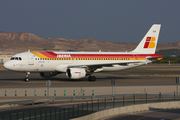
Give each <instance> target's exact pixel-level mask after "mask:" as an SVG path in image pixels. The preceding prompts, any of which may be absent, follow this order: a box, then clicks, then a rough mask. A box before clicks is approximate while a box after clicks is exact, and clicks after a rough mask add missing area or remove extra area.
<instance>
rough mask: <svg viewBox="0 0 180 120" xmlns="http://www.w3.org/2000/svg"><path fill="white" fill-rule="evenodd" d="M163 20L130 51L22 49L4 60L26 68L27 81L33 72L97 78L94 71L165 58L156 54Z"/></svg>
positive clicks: (12, 66)
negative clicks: (23, 50) (25, 50)
mask: <svg viewBox="0 0 180 120" xmlns="http://www.w3.org/2000/svg"><path fill="white" fill-rule="evenodd" d="M160 28H161V24H154V25H152V27H151V28H150V29H149V31H148V32H147V33H146V35H145V36H144V38H143V39H142V40H141V42H140V43H139V44H138V46H137V47H136V48H135V49H134V50H133V51H130V52H101V51H99V52H46V51H42V52H37V51H28V52H22V53H18V54H16V55H14V56H12V58H11V59H10V60H8V61H6V62H5V63H4V65H3V66H4V68H6V69H7V70H11V71H19V72H25V73H26V76H25V81H27V82H28V81H29V75H30V73H33V72H36V73H37V72H38V73H40V76H41V77H44V78H46V77H53V76H56V75H58V74H61V73H66V76H67V77H68V78H70V79H80V78H84V77H86V76H89V77H88V80H89V81H96V77H95V76H94V75H93V73H96V72H103V71H120V70H125V69H130V68H134V67H138V66H142V65H147V64H148V63H151V62H154V61H158V60H161V59H163V56H162V55H159V54H155V50H156V46H157V41H158V37H159V32H160Z"/></svg>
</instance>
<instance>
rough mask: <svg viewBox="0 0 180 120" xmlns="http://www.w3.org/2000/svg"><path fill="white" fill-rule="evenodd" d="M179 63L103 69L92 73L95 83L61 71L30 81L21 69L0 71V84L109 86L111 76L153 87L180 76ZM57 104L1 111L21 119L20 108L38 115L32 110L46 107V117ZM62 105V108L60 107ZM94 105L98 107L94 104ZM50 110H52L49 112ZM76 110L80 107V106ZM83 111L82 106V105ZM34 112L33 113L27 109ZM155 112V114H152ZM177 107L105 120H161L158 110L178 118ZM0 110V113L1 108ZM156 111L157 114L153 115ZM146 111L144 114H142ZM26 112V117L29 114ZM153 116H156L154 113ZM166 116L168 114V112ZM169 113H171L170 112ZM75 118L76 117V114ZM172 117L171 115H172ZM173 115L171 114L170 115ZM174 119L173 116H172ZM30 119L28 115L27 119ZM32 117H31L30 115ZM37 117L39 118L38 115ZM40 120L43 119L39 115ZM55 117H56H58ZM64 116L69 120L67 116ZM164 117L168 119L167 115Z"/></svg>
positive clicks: (35, 75)
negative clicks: (117, 69)
mask: <svg viewBox="0 0 180 120" xmlns="http://www.w3.org/2000/svg"><path fill="white" fill-rule="evenodd" d="M179 68H180V64H173V65H168V64H150V65H147V66H146V65H145V66H141V67H138V68H133V69H129V70H124V71H118V72H106V73H95V74H94V75H95V76H96V78H97V80H96V81H95V82H92V81H88V80H87V78H82V79H79V80H69V79H68V78H66V76H65V74H60V75H58V76H56V77H53V78H49V79H44V78H42V77H41V76H40V75H39V74H38V73H31V74H30V81H29V82H25V81H24V77H25V73H20V72H12V71H0V87H1V88H18V87H19V88H34V87H44V86H45V85H44V83H45V82H46V81H47V80H51V87H81V86H83V87H91V86H93V87H95V86H111V82H110V81H111V79H112V78H114V79H115V80H116V86H148V85H149V86H152V85H157V86H158V85H176V83H175V77H177V76H180V72H179V70H180V69H179ZM91 106H92V105H91ZM56 107H57V110H59V108H60V110H61V111H63V110H64V111H65V113H61V112H58V113H57V114H58V115H59V113H60V114H61V115H60V116H62V118H63V115H64V114H65V116H66V115H67V116H68V114H70V113H68V105H66V108H65V109H64V106H63V105H59V106H57V105H56ZM56 107H52V106H38V107H23V108H21V109H17V108H10V109H11V110H4V112H5V111H6V112H5V113H4V115H5V114H6V115H7V114H8V115H10V114H11V113H12V115H14V118H17V116H18V117H19V118H20V116H21V118H22V116H23V111H27V114H28V115H29V114H32V115H33V116H36V115H39V117H40V114H41V113H40V111H39V113H35V112H34V111H36V110H37V111H38V110H45V109H47V110H48V111H49V112H47V114H48V115H49V116H48V115H47V116H48V119H50V117H51V116H50V113H51V112H52V113H53V114H54V113H55V112H53V111H55V109H54V108H56ZM61 108H62V109H61ZM96 108H97V107H96ZM51 109H53V111H50V110H51ZM76 109H77V110H79V108H77V106H76ZM81 110H82V108H81ZM30 111H33V112H30ZM69 111H71V112H72V105H71V110H70V109H69ZM82 111H83V112H84V113H86V112H87V113H88V114H89V113H92V112H96V111H92V110H90V111H89V110H88V109H85V108H84V110H82ZM17 112H21V114H19V113H18V114H17ZM43 112H44V113H42V115H46V112H45V111H43ZM153 112H155V113H153ZM179 112H180V111H179V109H178V110H170V111H167V112H166V111H161V112H159V111H158V112H157V111H149V112H147V113H148V114H151V113H152V116H145V115H146V114H147V113H146V112H145V113H138V114H136V113H135V114H128V115H127V116H124V115H123V116H122V115H120V116H115V117H113V118H109V119H108V120H116V119H118V120H119V119H127V120H128V119H139V120H143V119H146V120H151V119H153V120H156V119H163V118H165V117H162V116H161V115H159V116H160V117H158V114H159V113H162V114H166V113H172V114H174V113H176V115H177V116H175V117H176V118H178V117H179V116H178V115H179V114H178V113H179ZM0 113H3V111H1V112H0ZM156 113H157V115H155V114H156ZM75 114H76V115H78V114H80V113H78V111H76V113H75ZM144 114H145V115H144ZM28 115H26V116H28ZM154 115H155V116H154ZM167 115H168V114H167ZM169 115H170V114H169ZM42 117H43V116H42ZM76 117H77V116H76ZM175 117H174V118H175ZM2 118H3V116H2V114H1V116H0V120H1V119H2ZM172 118H173V117H172ZM174 118H173V119H174ZM26 119H29V118H26ZM32 119H34V118H32ZM38 119H39V118H38ZM42 119H43V118H42ZM57 119H58V118H57ZM65 119H69V118H68V117H66V118H65ZM166 119H170V118H168V117H166Z"/></svg>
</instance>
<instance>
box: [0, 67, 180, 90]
mask: <svg viewBox="0 0 180 120" xmlns="http://www.w3.org/2000/svg"><path fill="white" fill-rule="evenodd" d="M179 68H180V64H173V65H168V64H150V65H145V66H141V67H138V68H133V69H129V70H124V71H118V72H102V73H94V76H96V78H97V80H96V81H95V82H92V81H88V80H87V77H86V78H82V79H79V80H70V79H68V78H67V77H66V75H65V74H59V75H57V76H55V77H52V78H48V79H45V78H42V77H41V76H40V75H39V73H31V74H30V76H29V77H30V81H29V82H25V81H24V77H25V73H20V72H12V71H4V70H3V71H0V87H1V88H4V87H9V88H12V87H24V88H31V87H45V83H46V81H47V80H51V82H52V85H51V87H82V86H83V87H92V86H93V87H98V86H101V87H103V86H111V79H115V81H116V82H115V85H116V86H148V85H176V83H175V77H177V76H180V71H179V70H180V69H179Z"/></svg>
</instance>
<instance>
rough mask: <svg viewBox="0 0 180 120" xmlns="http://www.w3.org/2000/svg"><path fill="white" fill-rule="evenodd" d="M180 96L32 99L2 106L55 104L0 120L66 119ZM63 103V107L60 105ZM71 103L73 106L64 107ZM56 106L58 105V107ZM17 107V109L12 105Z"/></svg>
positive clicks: (3, 114) (6, 113)
mask: <svg viewBox="0 0 180 120" xmlns="http://www.w3.org/2000/svg"><path fill="white" fill-rule="evenodd" d="M179 98H180V96H176V95H175V92H174V94H161V93H159V94H147V93H146V94H124V95H122V94H115V95H113V96H112V95H98V96H73V97H56V98H48V99H34V100H26V101H15V102H3V103H0V105H4V104H14V105H15V104H18V105H23V103H26V104H25V105H27V104H31V105H34V104H39V103H45V102H51V103H54V104H55V103H58V105H56V106H44V107H39V106H36V107H33V108H31V109H25V110H24V109H16V112H14V110H12V111H4V112H0V116H1V117H0V120H18V119H22V120H25V119H28V120H36V119H38V120H57V119H58V120H68V119H72V118H77V117H80V116H85V115H88V114H91V113H94V112H97V111H101V110H105V109H110V108H116V107H123V106H128V105H134V104H146V103H155V102H167V101H179V100H180V99H179ZM64 102H65V103H66V104H63V103H64ZM67 103H73V104H67ZM59 104H60V105H59ZM16 107H17V106H16Z"/></svg>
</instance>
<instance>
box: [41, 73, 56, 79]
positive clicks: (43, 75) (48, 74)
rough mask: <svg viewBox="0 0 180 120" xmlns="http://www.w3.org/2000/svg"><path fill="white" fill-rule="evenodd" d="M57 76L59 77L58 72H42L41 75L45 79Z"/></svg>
mask: <svg viewBox="0 0 180 120" xmlns="http://www.w3.org/2000/svg"><path fill="white" fill-rule="evenodd" d="M56 75H57V72H41V73H40V76H41V77H44V78H50V77H53V76H56Z"/></svg>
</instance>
